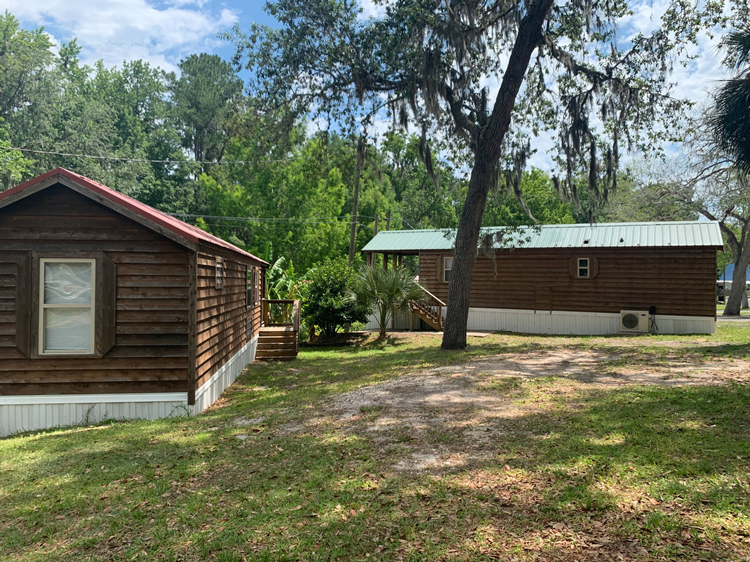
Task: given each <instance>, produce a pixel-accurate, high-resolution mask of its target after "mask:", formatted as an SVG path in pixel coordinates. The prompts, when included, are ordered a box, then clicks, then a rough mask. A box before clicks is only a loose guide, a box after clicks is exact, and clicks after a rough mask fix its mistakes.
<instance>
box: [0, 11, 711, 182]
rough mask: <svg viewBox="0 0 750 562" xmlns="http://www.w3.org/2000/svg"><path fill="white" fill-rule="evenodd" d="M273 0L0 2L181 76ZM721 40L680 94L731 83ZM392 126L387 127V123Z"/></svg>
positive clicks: (704, 46) (92, 51) (641, 20)
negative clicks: (182, 66)
mask: <svg viewBox="0 0 750 562" xmlns="http://www.w3.org/2000/svg"><path fill="white" fill-rule="evenodd" d="M360 1H361V3H362V7H363V17H367V16H377V15H378V14H379V13H381V11H382V7H381V6H377V5H375V4H373V0H360ZM668 2H669V0H631V2H630V4H631V7H632V8H633V11H634V13H633V15H632V16H630V17H627V18H624V19H623V21H621V22H619V23H620V37H621V38H627V37H629V36H632V35H635V34H636V33H638V32H643V33H649V32H650V31H651V30H652V29H653V28H655V27H656V26H657V25H658V24H659V18H660V16H661V14H662V13H663V12H664V10H665V9H666V6H667V5H668ZM264 3H265V0H249V1H241V0H0V10H5V9H7V10H8V11H10V13H12V14H13V15H15V16H16V17H17V18H18V19H19V20H20V21H21V24H22V25H23V26H24V27H26V28H35V27H39V26H41V25H43V26H45V28H46V30H47V32H48V33H49V34H50V36H51V37H52V38H53V40H54V41H55V42H56V43H58V44H59V43H61V42H67V41H70V40H71V39H73V38H74V37H77V38H78V43H79V45H80V46H81V47H82V48H83V52H82V57H83V59H84V62H86V63H88V64H93V63H94V62H96V61H97V60H100V59H101V60H103V61H104V63H105V64H106V65H108V66H112V65H119V64H121V63H122V62H123V61H124V60H131V59H144V60H147V61H149V62H150V63H152V64H154V65H157V66H160V67H162V68H164V69H165V70H177V64H178V63H179V61H180V60H181V59H182V58H184V57H186V56H187V55H190V54H191V53H200V52H209V53H216V54H219V55H221V56H223V57H225V58H227V59H228V58H230V57H231V56H232V54H233V52H234V49H233V47H232V45H231V44H228V43H226V42H222V41H221V40H219V39H218V38H217V33H221V32H225V31H229V30H230V29H231V28H232V26H233V25H235V24H239V25H240V27H241V28H242V29H247V28H248V27H249V26H250V25H251V24H252V23H253V22H259V23H265V24H273V20H272V19H271V18H270V17H269V16H268V15H267V14H266V13H265V12H264V11H263V5H264ZM719 38H720V36H719V35H714V37H708V36H707V35H705V34H703V35H701V37H700V44H699V45H698V46H697V47H695V48H693V49H692V52H693V53H694V54H695V55H697V58H696V59H695V60H693V61H692V62H690V64H689V65H687V66H686V67H682V66H681V65H677V66H676V67H675V69H674V72H673V74H672V81H674V82H676V84H677V88H676V94H677V96H679V97H686V98H688V99H692V100H694V101H697V102H701V101H703V100H705V99H706V96H707V92H708V90H709V89H710V88H712V87H715V86H716V84H717V81H718V80H720V79H721V78H723V77H724V76H725V71H724V69H723V68H722V67H721V64H720V62H721V56H720V54H719V53H718V51H717V45H718V42H719ZM485 85H487V86H488V87H489V88H490V94H491V95H494V93H495V92H496V91H497V88H498V86H499V84H498V83H497V80H496V79H495V78H494V77H488V79H487V80H486V82H485ZM384 127H385V124H384ZM535 144H536V147H537V149H538V152H537V154H536V155H534V157H533V158H532V161H531V164H532V165H535V166H538V167H541V168H549V167H550V165H551V162H550V160H549V159H548V157H547V156H546V154H545V152H546V149H547V148H549V147H550V145H551V138H549V137H547V136H544V135H543V136H542V137H541V138H539V139H537V142H536V143H535Z"/></svg>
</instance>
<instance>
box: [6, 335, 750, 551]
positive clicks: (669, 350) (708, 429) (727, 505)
mask: <svg viewBox="0 0 750 562" xmlns="http://www.w3.org/2000/svg"><path fill="white" fill-rule="evenodd" d="M470 341H471V346H470V349H469V350H468V351H466V352H441V351H440V350H439V345H440V339H439V337H437V336H435V335H426V334H423V335H416V334H413V335H410V334H404V335H398V336H395V337H392V338H389V340H388V342H387V343H383V342H374V341H373V340H372V339H371V338H369V339H364V340H362V341H360V342H359V343H357V344H354V345H350V346H347V347H343V346H342V347H329V348H303V350H302V352H301V354H300V357H299V358H298V360H296V361H294V362H291V363H264V364H255V365H252V366H251V367H250V368H249V369H248V370H247V371H246V372H245V374H244V375H243V376H242V377H241V378H240V379H238V381H237V383H235V385H233V386H232V388H231V389H229V390H228V391H227V392H226V393H225V394H224V396H223V397H222V399H221V400H220V401H219V402H218V403H217V404H216V405H215V406H214V407H212V408H211V409H210V410H209V411H207V412H205V413H204V414H202V415H200V416H196V417H190V418H178V419H170V420H160V421H155V422H113V423H109V424H102V425H98V426H94V427H80V428H69V429H62V430H55V431H47V432H37V433H33V434H26V435H22V436H17V437H12V438H8V439H2V440H0V559H2V560H32V561H33V560H75V561H80V560H144V561H145V560H175V561H176V560H183V561H187V560H218V561H230V560H268V561H271V560H273V561H276V560H282V561H283V560H300V561H301V560H305V561H307V560H413V561H417V560H419V561H421V560H465V561H475V560H503V561H514V560H515V561H527V560H550V561H551V560H560V561H563V560H564V561H573V560H690V561H693V560H748V558H747V553H748V552H750V477H749V475H748V466H749V461H750V386H748V382H750V367H749V366H750V326H744V325H735V324H732V325H729V324H727V325H721V326H720V327H719V333H718V334H716V335H712V336H642V337H600V338H587V337H565V338H563V337H544V336H523V335H508V334H495V335H491V336H488V337H485V338H476V339H473V338H472V339H471V340H470Z"/></svg>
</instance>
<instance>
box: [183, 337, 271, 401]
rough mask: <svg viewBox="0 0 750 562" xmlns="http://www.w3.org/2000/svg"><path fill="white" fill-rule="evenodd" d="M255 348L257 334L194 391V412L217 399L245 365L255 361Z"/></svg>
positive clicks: (256, 347)
mask: <svg viewBox="0 0 750 562" xmlns="http://www.w3.org/2000/svg"><path fill="white" fill-rule="evenodd" d="M257 349H258V336H255V337H254V338H253V339H252V340H250V342H249V343H247V344H246V345H245V347H243V348H242V349H241V350H240V351H239V352H237V354H236V355H234V357H232V358H231V359H230V360H229V361H227V362H226V363H224V365H223V366H222V367H221V368H220V369H219V370H218V371H216V372H215V373H214V374H213V375H211V378H210V379H208V380H207V381H206V382H205V383H204V384H203V386H201V387H200V388H199V389H198V390H196V391H195V405H194V406H193V407H192V411H193V413H194V414H200V413H201V412H202V411H203V410H205V409H206V408H208V407H209V406H210V405H211V404H213V403H214V402H216V401H217V400H218V399H219V396H221V393H222V392H224V390H225V389H226V388H227V387H228V386H229V385H230V384H232V383H233V382H234V379H236V378H237V377H238V376H239V374H240V373H241V372H242V371H243V370H244V369H245V367H247V366H248V365H249V364H250V363H252V362H253V361H255V351H256V350H257Z"/></svg>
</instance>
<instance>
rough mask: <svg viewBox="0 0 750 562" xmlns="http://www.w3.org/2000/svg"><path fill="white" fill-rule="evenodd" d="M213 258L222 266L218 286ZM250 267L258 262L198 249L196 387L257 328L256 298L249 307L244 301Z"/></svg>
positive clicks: (248, 338)
mask: <svg viewBox="0 0 750 562" xmlns="http://www.w3.org/2000/svg"><path fill="white" fill-rule="evenodd" d="M217 258H220V259H221V260H222V261H223V268H224V282H223V287H222V288H220V289H217V288H216V260H217ZM252 267H256V268H259V267H260V264H256V263H253V262H251V261H250V260H245V259H244V258H240V257H238V256H235V255H233V254H231V253H228V252H221V253H217V252H215V251H212V250H210V249H207V248H204V249H202V250H201V251H199V252H198V260H197V268H196V269H197V287H196V289H197V315H196V316H197V319H196V320H197V325H196V334H197V345H196V368H195V372H196V384H195V388H196V389H198V388H200V387H201V386H203V385H204V384H205V383H206V382H207V381H208V380H209V379H210V378H211V376H212V375H213V374H214V373H216V371H217V370H218V369H219V368H221V366H222V365H224V364H225V363H226V362H227V361H229V359H231V358H232V357H233V356H234V355H236V354H237V353H238V352H239V351H240V350H241V349H242V348H243V347H244V346H245V345H246V344H247V343H248V342H249V341H251V340H252V338H254V337H255V336H256V335H257V334H258V332H259V331H260V313H261V307H260V302H258V303H257V304H256V305H255V306H253V307H248V302H247V278H248V271H249V268H252ZM258 278H260V276H258ZM259 294H261V295H262V292H260V293H259Z"/></svg>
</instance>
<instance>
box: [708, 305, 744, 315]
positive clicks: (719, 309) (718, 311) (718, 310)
mask: <svg viewBox="0 0 750 562" xmlns="http://www.w3.org/2000/svg"><path fill="white" fill-rule="evenodd" d="M726 307H727V305H725V304H717V305H716V314H717V315H718V316H721V315H722V314H724V309H725V308H726ZM740 316H750V309H746V310H740Z"/></svg>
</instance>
